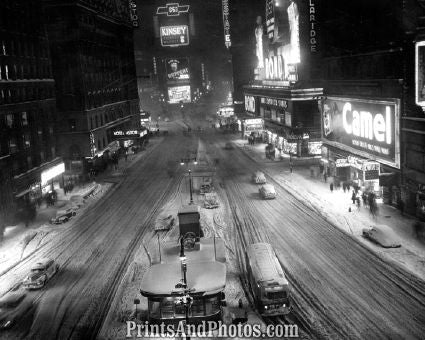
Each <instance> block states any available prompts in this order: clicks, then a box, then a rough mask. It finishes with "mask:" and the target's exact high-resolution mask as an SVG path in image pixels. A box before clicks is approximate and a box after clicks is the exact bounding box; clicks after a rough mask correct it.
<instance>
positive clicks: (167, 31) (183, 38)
mask: <svg viewBox="0 0 425 340" xmlns="http://www.w3.org/2000/svg"><path fill="white" fill-rule="evenodd" d="M160 39H161V45H162V46H184V45H189V26H188V25H174V26H162V27H161V28H160Z"/></svg>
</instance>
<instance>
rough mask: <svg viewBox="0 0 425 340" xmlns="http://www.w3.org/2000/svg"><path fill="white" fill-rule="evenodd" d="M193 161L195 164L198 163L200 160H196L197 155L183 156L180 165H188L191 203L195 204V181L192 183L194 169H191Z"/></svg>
mask: <svg viewBox="0 0 425 340" xmlns="http://www.w3.org/2000/svg"><path fill="white" fill-rule="evenodd" d="M190 163H193V164H195V165H196V164H198V162H197V161H196V157H193V158H182V159H181V160H180V165H185V164H186V166H187V167H188V172H189V190H190V203H189V204H194V203H193V183H192V170H190V169H189V164H190Z"/></svg>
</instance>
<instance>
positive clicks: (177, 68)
mask: <svg viewBox="0 0 425 340" xmlns="http://www.w3.org/2000/svg"><path fill="white" fill-rule="evenodd" d="M166 64H167V65H166V66H167V80H185V79H189V78H190V76H189V60H188V59H187V58H172V59H167V60H166Z"/></svg>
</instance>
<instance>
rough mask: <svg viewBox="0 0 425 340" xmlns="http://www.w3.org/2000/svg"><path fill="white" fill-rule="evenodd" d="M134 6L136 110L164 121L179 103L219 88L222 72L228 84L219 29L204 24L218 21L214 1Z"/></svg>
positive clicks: (228, 70) (140, 3)
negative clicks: (140, 97)
mask: <svg viewBox="0 0 425 340" xmlns="http://www.w3.org/2000/svg"><path fill="white" fill-rule="evenodd" d="M137 6H138V11H139V13H140V17H141V25H140V27H139V29H138V30H135V42H136V45H135V50H136V56H137V59H136V62H137V70H138V78H139V81H138V84H139V93H144V99H143V100H142V103H141V108H142V109H146V110H148V111H149V110H150V109H152V110H156V111H157V112H159V115H164V116H165V115H167V114H168V113H169V112H172V111H174V112H178V111H179V109H178V108H179V107H180V105H181V104H182V103H183V105H186V103H187V104H189V103H193V102H196V101H198V100H199V98H200V97H201V96H202V95H203V94H204V93H205V92H206V91H207V90H208V89H209V88H210V86H211V81H215V82H216V83H221V80H222V79H221V78H222V77H223V74H225V73H226V71H227V78H229V79H230V77H229V75H230V74H231V72H230V68H229V69H226V68H225V67H224V66H225V65H223V64H225V62H222V61H223V60H222V59H223V58H225V57H223V52H224V51H225V45H224V42H222V41H223V36H222V26H217V25H214V21H210V20H207V17H210V16H217V17H219V18H221V6H218V5H217V3H216V2H215V1H203V2H199V1H189V0H188V1H180V2H175V3H169V2H167V1H153V0H152V1H138V2H137ZM218 42H220V43H222V44H221V45H217V43H218ZM211 45H217V48H215V49H214V50H212V49H211ZM221 62H222V63H221ZM229 65H230V64H229Z"/></svg>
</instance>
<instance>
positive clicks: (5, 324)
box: [3, 320, 12, 327]
mask: <svg viewBox="0 0 425 340" xmlns="http://www.w3.org/2000/svg"><path fill="white" fill-rule="evenodd" d="M11 323H12V321H10V320H7V321H6V322H5V323H4V324H3V327H9V326H10V324H11Z"/></svg>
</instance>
